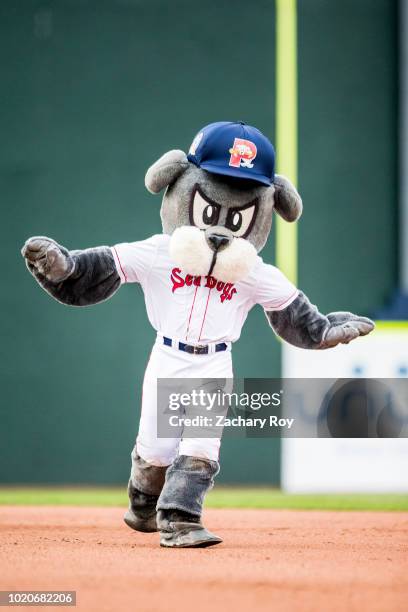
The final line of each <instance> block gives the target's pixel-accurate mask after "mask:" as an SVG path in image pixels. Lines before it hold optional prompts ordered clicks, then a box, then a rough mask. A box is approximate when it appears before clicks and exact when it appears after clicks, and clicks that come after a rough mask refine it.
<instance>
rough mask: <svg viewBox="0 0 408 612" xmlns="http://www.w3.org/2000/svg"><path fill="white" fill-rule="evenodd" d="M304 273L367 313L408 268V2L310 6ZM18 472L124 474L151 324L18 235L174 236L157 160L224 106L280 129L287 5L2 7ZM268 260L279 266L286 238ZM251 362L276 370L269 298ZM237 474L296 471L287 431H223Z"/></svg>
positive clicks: (7, 318)
mask: <svg viewBox="0 0 408 612" xmlns="http://www.w3.org/2000/svg"><path fill="white" fill-rule="evenodd" d="M299 5H300V8H299V13H298V27H299V189H300V191H301V193H302V195H303V196H304V206H305V213H304V217H303V218H302V221H301V222H300V225H299V254H300V266H299V284H300V286H301V287H302V288H303V289H304V290H305V291H306V292H307V293H308V294H310V298H311V299H312V301H315V302H317V303H318V304H319V305H320V306H321V307H322V309H324V310H326V309H334V308H335V309H355V310H359V311H360V312H361V313H363V314H366V313H368V314H369V313H370V312H372V311H373V309H375V308H376V307H378V306H381V305H382V304H383V303H384V300H385V299H386V298H387V297H388V295H389V294H390V292H391V290H392V287H393V286H394V285H395V283H396V273H397V270H396V252H397V251H396V244H395V243H396V212H397V211H396V199H397V189H396V180H397V176H396V155H397V153H396V149H397V141H396V134H397V125H396V110H397V109H396V97H397V92H396V65H395V60H396V47H397V41H396V9H395V5H394V3H392V2H387V1H386V0H374V1H372V2H369V1H368V0H355V1H354V2H352V1H351V0H349V1H345V2H337V1H334V0H332V1H319V0H303V1H302V2H300V3H299ZM0 49H1V57H2V79H1V81H0V89H1V100H2V105H1V106H2V112H1V113H0V128H1V135H2V146H1V148H0V196H1V200H0V201H1V210H2V219H3V223H2V230H3V231H2V241H1V248H2V262H3V265H2V273H3V279H4V280H3V284H2V300H1V304H2V317H1V323H2V348H3V351H2V353H3V357H2V369H1V374H2V391H3V393H2V401H1V407H0V482H1V483H59V482H62V483H125V482H126V479H127V476H128V468H129V453H130V450H131V447H132V445H133V441H134V437H135V434H136V430H137V422H138V414H139V406H140V397H141V380H142V376H143V371H144V368H145V365H146V362H147V359H148V356H149V352H150V348H151V345H152V343H153V340H154V332H153V330H152V329H150V327H149V324H148V322H147V318H146V314H145V309H144V304H143V296H142V292H141V290H140V288H138V287H137V286H135V285H133V286H128V287H124V288H122V289H121V291H120V292H119V293H118V294H117V295H116V296H115V297H114V298H113V299H112V300H110V301H109V302H107V303H104V304H101V305H99V306H96V307H92V308H84V309H72V308H67V307H64V306H61V305H60V304H58V303H56V302H54V301H53V300H52V299H51V298H49V297H48V296H47V295H46V294H45V293H44V292H43V291H41V290H40V288H39V287H38V286H36V284H35V282H34V281H33V279H32V278H31V277H30V275H29V274H28V273H27V271H26V270H25V268H24V264H23V261H22V259H21V256H20V254H19V250H20V248H21V246H22V243H23V242H24V240H25V239H26V238H27V237H28V236H31V235H35V234H42V235H49V236H52V237H54V238H55V239H56V240H58V241H60V242H61V243H63V244H64V245H66V246H67V247H68V248H83V247H87V246H94V245H100V244H113V243H115V242H122V241H132V240H138V239H142V238H144V237H147V236H149V235H151V234H154V233H157V232H160V230H161V226H160V219H159V207H160V197H158V196H156V197H153V196H151V195H149V194H148V193H147V192H146V190H145V188H144V184H143V177H144V172H145V170H146V167H147V166H148V165H149V164H150V163H151V162H152V161H154V160H155V158H157V157H158V156H160V155H161V154H162V153H164V152H165V151H166V150H168V149H170V148H183V149H184V150H186V149H187V148H188V146H189V143H190V141H191V139H192V137H193V136H194V134H195V132H196V131H197V129H198V128H199V127H200V126H201V125H203V124H206V123H209V122H211V121H215V120H220V119H221V120H222V119H229V118H232V119H242V120H244V121H247V122H248V123H253V124H256V125H257V126H258V127H259V128H260V129H261V130H264V131H265V132H266V133H267V134H268V135H269V136H270V137H271V139H272V140H273V139H274V134H275V124H274V117H275V11H274V3H273V2H272V1H262V0H259V1H257V2H252V3H251V2H247V1H246V0H245V1H243V0H236V1H235V2H233V3H231V2H229V1H226V0H218V1H217V2H215V1H214V2H212V1H210V2H195V1H194V0H193V1H191V0H190V1H189V2H187V0H183V1H179V0H174V1H173V2H164V1H162V0H160V1H159V0H152V1H151V2H142V1H136V0H135V1H132V0H118V1H116V2H114V1H110V2H108V1H100V2H96V1H91V0H89V1H74V0H72V1H68V0H66V1H62V0H55V1H53V2H49V1H48V2H47V1H45V2H44V1H42V2H34V1H29V0H25V1H23V2H19V3H16V2H11V1H9V0H4V1H3V2H2V3H1V6H0ZM263 255H264V258H265V259H266V260H267V261H269V262H273V260H274V241H273V237H272V238H271V239H270V240H269V243H268V245H267V247H266V248H265V250H264V252H263ZM234 357H235V373H236V374H237V375H239V376H248V377H256V376H259V377H268V376H271V377H272V376H277V375H279V371H280V354H279V343H278V342H277V340H276V339H275V337H274V334H273V333H272V331H271V330H269V329H268V327H267V325H266V321H265V318H264V315H263V313H262V311H261V309H259V308H256V309H254V310H253V312H252V313H251V314H250V316H249V318H248V321H247V324H246V327H245V329H244V332H243V334H242V338H241V340H240V341H239V342H238V343H237V345H236V347H235V348H234ZM221 458H222V471H221V474H220V480H222V481H224V482H234V483H257V482H258V483H273V484H277V483H278V482H279V444H278V442H277V441H271V440H252V441H251V440H248V441H232V440H225V443H224V445H223V450H222V454H221Z"/></svg>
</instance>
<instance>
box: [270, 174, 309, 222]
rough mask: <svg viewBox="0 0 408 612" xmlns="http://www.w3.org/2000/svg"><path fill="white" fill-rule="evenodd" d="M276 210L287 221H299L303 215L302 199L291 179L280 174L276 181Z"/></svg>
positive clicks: (276, 176)
mask: <svg viewBox="0 0 408 612" xmlns="http://www.w3.org/2000/svg"><path fill="white" fill-rule="evenodd" d="M274 187H275V194H274V208H275V210H276V212H277V213H278V215H280V216H281V217H282V218H283V219H285V221H297V220H298V219H299V217H300V215H301V214H302V209H303V204H302V198H301V197H300V195H299V194H298V192H297V191H296V189H295V187H294V186H293V185H292V183H291V182H290V181H289V179H287V178H285V177H284V176H280V175H279V174H276V175H275V181H274Z"/></svg>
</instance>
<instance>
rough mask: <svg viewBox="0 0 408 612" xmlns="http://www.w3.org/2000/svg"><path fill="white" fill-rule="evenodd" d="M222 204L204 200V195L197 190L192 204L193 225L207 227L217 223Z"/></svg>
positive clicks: (201, 227) (191, 219)
mask: <svg viewBox="0 0 408 612" xmlns="http://www.w3.org/2000/svg"><path fill="white" fill-rule="evenodd" d="M220 208H221V207H220V206H219V205H218V204H215V202H208V201H207V200H204V198H203V196H202V195H201V194H200V192H199V191H198V190H197V191H196V192H195V194H194V199H193V205H192V213H193V214H192V215H191V216H192V218H190V221H192V225H195V226H196V227H199V228H200V229H206V228H207V227H210V226H211V225H217V222H218V217H219V216H220Z"/></svg>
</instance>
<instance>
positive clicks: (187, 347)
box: [163, 336, 228, 355]
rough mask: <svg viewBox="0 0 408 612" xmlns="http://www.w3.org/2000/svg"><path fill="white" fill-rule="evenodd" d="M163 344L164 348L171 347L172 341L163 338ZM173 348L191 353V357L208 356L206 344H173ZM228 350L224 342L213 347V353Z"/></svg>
mask: <svg viewBox="0 0 408 612" xmlns="http://www.w3.org/2000/svg"><path fill="white" fill-rule="evenodd" d="M163 344H165V345H166V346H173V340H172V339H171V338H166V336H163ZM174 348H177V349H178V350H179V351H184V352H185V353H191V354H192V355H208V353H209V347H208V344H196V345H194V344H185V343H184V342H175V343H174ZM227 348H228V344H226V343H225V342H220V343H219V344H216V345H215V352H216V353H219V352H220V351H226V350H227Z"/></svg>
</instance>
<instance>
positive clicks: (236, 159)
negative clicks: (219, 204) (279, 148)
mask: <svg viewBox="0 0 408 612" xmlns="http://www.w3.org/2000/svg"><path fill="white" fill-rule="evenodd" d="M229 153H231V157H230V160H229V165H230V166H233V167H234V168H239V167H240V166H242V167H243V168H253V166H254V164H253V163H252V162H253V161H254V159H255V157H256V154H257V148H256V145H255V144H254V143H253V142H251V141H250V140H245V139H243V138H235V140H234V144H233V146H232V148H231V149H230V150H229Z"/></svg>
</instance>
